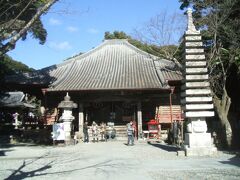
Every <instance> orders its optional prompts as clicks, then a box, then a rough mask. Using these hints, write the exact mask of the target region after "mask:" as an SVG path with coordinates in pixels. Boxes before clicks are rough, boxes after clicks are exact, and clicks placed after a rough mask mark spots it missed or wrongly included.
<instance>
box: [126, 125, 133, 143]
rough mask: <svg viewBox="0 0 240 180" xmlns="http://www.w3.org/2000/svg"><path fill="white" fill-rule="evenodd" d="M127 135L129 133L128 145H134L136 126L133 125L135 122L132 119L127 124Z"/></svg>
mask: <svg viewBox="0 0 240 180" xmlns="http://www.w3.org/2000/svg"><path fill="white" fill-rule="evenodd" d="M127 135H128V142H127V145H129V146H133V145H134V127H133V122H132V121H130V122H129V123H128V124H127Z"/></svg>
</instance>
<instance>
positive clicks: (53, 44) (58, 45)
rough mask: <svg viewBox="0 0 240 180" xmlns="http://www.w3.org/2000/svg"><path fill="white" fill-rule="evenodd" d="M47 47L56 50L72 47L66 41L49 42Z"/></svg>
mask: <svg viewBox="0 0 240 180" xmlns="http://www.w3.org/2000/svg"><path fill="white" fill-rule="evenodd" d="M49 47H50V48H52V49H56V50H69V49H72V46H71V44H70V43H69V42H68V41H63V42H58V43H57V42H50V43H49Z"/></svg>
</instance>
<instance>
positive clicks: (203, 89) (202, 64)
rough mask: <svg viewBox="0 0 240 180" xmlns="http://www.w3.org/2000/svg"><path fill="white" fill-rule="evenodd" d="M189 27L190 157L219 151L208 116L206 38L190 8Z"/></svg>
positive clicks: (185, 95) (186, 96) (185, 97)
mask: <svg viewBox="0 0 240 180" xmlns="http://www.w3.org/2000/svg"><path fill="white" fill-rule="evenodd" d="M187 14H188V27H187V31H186V32H185V39H184V40H185V62H184V67H185V68H184V73H183V75H184V79H183V84H182V93H181V96H182V105H183V109H184V115H185V120H186V121H187V122H188V125H187V133H185V143H184V148H185V152H186V155H187V156H202V155H211V154H213V153H214V152H216V148H215V147H214V146H213V144H212V139H211V134H210V133H207V124H206V117H212V116H214V111H213V103H212V97H211V90H210V87H209V86H210V84H209V82H208V78H209V77H208V70H207V67H206V66H207V63H206V59H205V54H204V49H203V43H202V36H201V34H200V31H197V30H196V28H195V26H194V24H193V19H192V10H191V9H188V11H187Z"/></svg>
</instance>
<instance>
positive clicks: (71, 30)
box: [67, 26, 79, 32]
mask: <svg viewBox="0 0 240 180" xmlns="http://www.w3.org/2000/svg"><path fill="white" fill-rule="evenodd" d="M78 30H79V29H78V28H77V27H74V26H68V27H67V31H68V32H77V31H78Z"/></svg>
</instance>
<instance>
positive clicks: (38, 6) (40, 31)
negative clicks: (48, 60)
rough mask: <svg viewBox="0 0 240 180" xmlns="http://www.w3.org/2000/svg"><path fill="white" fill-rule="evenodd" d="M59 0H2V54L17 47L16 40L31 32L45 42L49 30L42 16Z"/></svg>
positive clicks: (0, 48)
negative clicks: (45, 26)
mask: <svg viewBox="0 0 240 180" xmlns="http://www.w3.org/2000/svg"><path fill="white" fill-rule="evenodd" d="M55 2H57V0H25V1H23V0H11V1H10V0H1V1H0V56H2V55H3V54H6V53H7V52H8V51H10V50H12V49H14V48H15V44H16V42H17V41H18V40H19V39H20V38H22V39H23V40H24V39H26V37H27V34H28V33H30V34H31V35H32V37H33V38H36V39H38V40H39V42H40V44H44V43H45V41H46V37H47V31H46V29H45V28H44V26H43V24H42V21H41V19H40V16H41V15H42V14H44V13H46V11H47V10H48V9H49V8H50V7H51V5H53V4H54V3H55Z"/></svg>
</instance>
